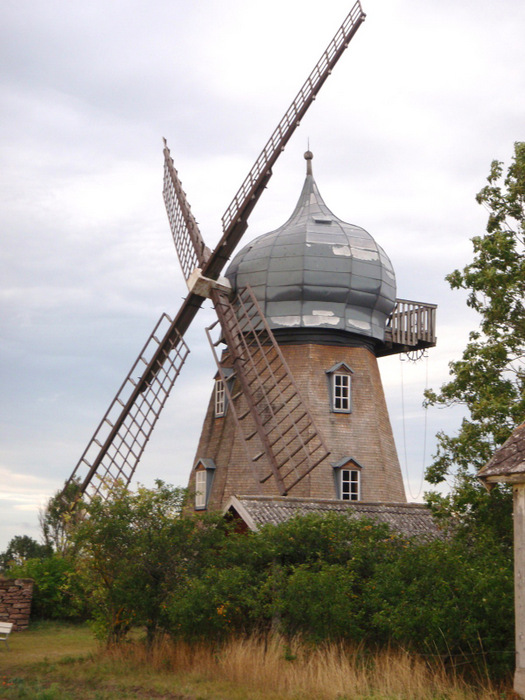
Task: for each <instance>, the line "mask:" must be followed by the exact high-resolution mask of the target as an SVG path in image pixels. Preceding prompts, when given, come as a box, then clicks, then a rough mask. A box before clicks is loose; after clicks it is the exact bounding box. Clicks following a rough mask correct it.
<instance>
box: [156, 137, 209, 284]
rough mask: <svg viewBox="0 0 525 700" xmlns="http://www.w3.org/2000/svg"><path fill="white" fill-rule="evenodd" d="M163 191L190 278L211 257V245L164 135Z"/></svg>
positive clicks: (183, 267) (183, 269)
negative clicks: (191, 203) (208, 243)
mask: <svg viewBox="0 0 525 700" xmlns="http://www.w3.org/2000/svg"><path fill="white" fill-rule="evenodd" d="M162 194H163V196H164V204H165V205H166V212H167V213H168V220H169V222H170V228H171V233H172V235H173V241H174V243H175V250H176V251H177V255H178V257H179V261H180V265H181V268H182V272H183V274H184V278H185V279H186V280H188V278H189V277H190V275H191V273H192V272H193V271H194V270H195V268H196V267H199V268H202V266H203V265H204V263H205V262H206V261H207V260H208V258H209V257H210V249H209V248H207V247H206V246H205V245H204V241H203V239H202V236H201V233H200V231H199V227H198V224H197V222H196V221H195V217H194V216H193V214H192V212H191V207H190V205H189V204H188V200H187V199H186V193H185V192H184V190H183V189H182V183H181V181H180V180H179V175H178V173H177V171H176V169H175V166H174V165H173V159H172V157H171V155H170V150H169V148H168V145H167V142H166V139H164V187H163V190H162Z"/></svg>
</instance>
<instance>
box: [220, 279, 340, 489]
mask: <svg viewBox="0 0 525 700" xmlns="http://www.w3.org/2000/svg"><path fill="white" fill-rule="evenodd" d="M212 299H213V302H214V305H215V310H216V312H217V315H218V318H219V321H220V325H221V330H222V333H223V336H224V340H225V341H226V344H227V346H228V348H229V351H230V353H231V356H232V361H233V370H234V375H233V377H232V376H231V375H230V376H228V377H225V376H223V369H222V366H221V362H220V359H219V358H218V356H217V353H216V350H215V347H216V346H217V344H218V343H217V342H215V343H214V342H213V339H212V338H211V335H210V329H208V337H209V339H210V344H211V345H212V349H213V350H214V355H215V359H216V361H217V365H218V367H219V372H220V373H221V377H222V378H223V381H224V385H225V389H226V391H227V393H228V395H229V396H228V398H229V400H230V403H231V408H232V412H233V415H234V420H235V422H236V424H237V426H238V429H239V434H240V435H241V437H242V439H243V442H244V445H245V447H246V449H247V452H248V455H249V459H250V462H251V463H252V465H257V463H258V462H259V460H261V458H263V457H266V464H267V465H268V467H267V468H266V470H263V469H260V468H259V469H257V468H256V469H255V471H256V473H257V474H258V478H259V481H261V482H263V481H266V480H267V479H268V478H270V477H271V476H273V477H274V479H275V481H276V484H277V488H278V490H279V492H280V493H281V495H286V494H287V493H288V492H289V491H290V489H291V488H293V487H294V486H295V485H296V484H297V483H298V482H299V481H301V480H302V479H303V478H304V477H305V476H306V475H307V474H309V473H310V472H311V471H312V469H314V468H315V467H316V466H317V465H319V464H320V463H321V462H322V461H323V460H324V459H325V458H326V457H327V456H328V454H329V452H328V449H327V448H326V445H325V443H324V441H323V439H322V437H321V435H320V433H319V431H318V430H317V428H316V426H315V423H314V420H313V417H312V415H311V413H310V411H309V409H308V406H307V404H306V402H305V401H304V399H303V398H302V397H301V394H300V392H299V388H298V387H297V384H296V382H295V380H294V378H293V376H292V373H291V372H290V369H289V368H288V365H287V363H286V360H285V359H284V356H283V354H282V352H281V350H280V348H279V346H278V345H277V342H276V340H275V338H274V336H273V333H272V331H271V329H270V327H269V326H268V323H267V322H266V319H265V317H264V314H263V312H262V310H261V308H260V306H259V304H258V302H257V299H256V298H255V296H254V294H253V292H252V290H251V289H250V287H246V288H245V289H243V290H241V291H240V292H239V294H238V295H237V297H236V298H235V300H234V301H233V302H232V303H230V301H229V300H228V298H227V296H226V295H225V294H223V293H220V292H214V294H213V296H212ZM214 325H215V324H214ZM219 342H220V341H219ZM232 379H237V380H238V382H237V383H236V384H234V387H235V389H234V391H233V393H232V391H231V390H230V388H229V386H231V382H232ZM242 397H244V399H245V401H244V402H243V401H242V400H241V398H242ZM252 444H256V445H258V446H259V448H261V447H262V449H257V450H255V449H254V448H253V447H252ZM263 462H264V460H263Z"/></svg>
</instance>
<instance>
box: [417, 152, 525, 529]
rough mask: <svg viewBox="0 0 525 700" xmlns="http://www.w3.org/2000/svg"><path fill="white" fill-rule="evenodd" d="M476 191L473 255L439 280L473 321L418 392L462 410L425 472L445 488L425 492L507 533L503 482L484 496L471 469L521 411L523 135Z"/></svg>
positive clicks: (524, 410)
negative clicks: (482, 225)
mask: <svg viewBox="0 0 525 700" xmlns="http://www.w3.org/2000/svg"><path fill="white" fill-rule="evenodd" d="M476 199H477V201H478V203H479V204H481V205H482V206H484V207H485V208H486V209H487V210H488V212H489V218H488V223H487V228H486V233H485V234H484V235H482V236H476V237H474V238H473V239H472V243H473V248H474V259H473V261H472V262H471V263H470V264H469V265H467V266H466V267H465V268H464V269H463V270H455V271H454V272H452V273H451V274H450V275H448V276H447V281H448V282H449V284H450V286H451V288H452V289H465V290H467V291H468V297H467V304H468V305H469V306H470V307H471V308H473V309H474V310H475V311H477V312H478V314H479V315H480V325H479V328H478V329H476V330H474V331H472V332H471V333H470V336H469V341H468V344H467V346H466V348H465V350H464V352H463V356H462V358H461V359H460V360H457V361H455V362H452V363H451V364H450V375H451V377H452V379H451V380H450V381H449V382H447V383H445V384H443V386H442V387H441V389H440V390H439V392H435V391H428V392H427V393H426V400H427V402H428V404H429V405H437V406H451V405H463V406H465V407H466V408H467V410H468V416H467V417H466V418H464V419H463V421H462V424H461V427H460V429H459V431H458V433H457V434H454V435H447V434H445V433H444V432H440V433H438V436H437V437H438V448H437V454H436V455H435V460H434V463H433V464H432V465H431V466H430V467H429V468H428V470H427V475H426V478H427V480H428V481H429V482H430V483H433V484H439V483H440V482H442V481H444V480H445V479H446V478H447V477H451V476H452V477H453V478H454V479H455V483H454V489H453V491H452V493H451V495H450V496H447V497H443V496H439V495H437V494H431V495H430V498H429V500H430V502H431V504H432V505H433V506H434V507H435V508H436V510H438V511H440V512H441V513H442V514H445V515H454V516H455V518H456V521H457V522H460V523H461V522H465V523H466V522H468V524H469V527H472V526H473V525H479V526H480V527H486V528H487V529H489V530H490V531H492V532H493V533H495V534H498V535H499V536H500V537H502V538H508V537H509V536H510V494H509V491H508V489H505V488H500V489H495V493H494V495H493V496H491V497H490V498H488V497H487V495H486V494H485V492H484V490H483V488H482V486H481V485H479V484H478V483H477V481H476V480H475V474H476V472H477V471H478V470H479V469H480V468H481V467H482V466H483V465H484V464H486V462H487V461H488V460H489V459H490V457H491V455H492V454H493V452H494V450H495V449H496V448H497V447H498V446H500V445H502V444H503V442H504V441H505V440H506V439H507V438H508V436H509V435H510V433H511V432H512V430H513V429H514V428H515V427H516V426H517V425H519V424H520V423H521V422H522V421H523V420H524V419H525V391H524V389H525V371H524V364H523V359H524V357H525V307H524V300H525V247H524V244H525V240H524V239H525V143H516V144H515V146H514V156H513V160H512V163H511V165H510V167H509V168H508V171H507V173H506V175H504V173H503V164H502V163H501V162H499V161H494V162H493V163H492V166H491V169H490V174H489V176H488V185H486V186H485V187H484V188H483V189H482V190H481V191H480V192H479V194H478V195H477V197H476Z"/></svg>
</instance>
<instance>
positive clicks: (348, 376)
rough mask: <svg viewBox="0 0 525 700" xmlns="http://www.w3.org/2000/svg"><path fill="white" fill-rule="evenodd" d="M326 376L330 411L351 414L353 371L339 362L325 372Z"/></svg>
mask: <svg viewBox="0 0 525 700" xmlns="http://www.w3.org/2000/svg"><path fill="white" fill-rule="evenodd" d="M326 374H327V377H328V381H329V390H330V409H331V411H333V412H334V413H351V412H352V374H353V370H352V369H351V368H350V367H349V366H348V365H347V364H346V363H345V362H339V363H338V364H336V365H334V366H333V367H331V368H330V369H328V370H326Z"/></svg>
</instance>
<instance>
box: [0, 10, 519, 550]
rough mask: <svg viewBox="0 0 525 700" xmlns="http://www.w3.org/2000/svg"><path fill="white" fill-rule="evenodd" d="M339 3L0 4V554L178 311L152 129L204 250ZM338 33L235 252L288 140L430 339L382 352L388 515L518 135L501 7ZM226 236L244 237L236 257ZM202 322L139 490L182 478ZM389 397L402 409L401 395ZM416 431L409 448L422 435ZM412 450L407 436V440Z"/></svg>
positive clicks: (201, 361)
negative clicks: (346, 37)
mask: <svg viewBox="0 0 525 700" xmlns="http://www.w3.org/2000/svg"><path fill="white" fill-rule="evenodd" d="M351 5H352V1H350V2H347V1H346V0H331V1H330V2H326V3H319V2H314V1H313V0H284V2H283V0H266V1H265V2H259V3H249V2H246V1H245V0H243V1H241V0H221V1H220V2H219V0H193V1H192V2H190V1H189V0H171V1H170V2H168V0H148V2H145V0H128V1H127V2H125V1H124V0H109V1H108V0H104V2H102V1H101V0H90V2H89V3H85V2H79V1H78V0H71V1H70V2H68V3H64V2H62V1H59V0H45V2H44V0H16V2H15V1H14V0H0V6H1V12H2V22H1V25H0V114H1V117H0V119H1V133H0V139H1V141H0V148H1V161H0V162H1V168H0V182H1V187H0V196H1V202H2V204H1V209H0V232H1V260H0V293H1V328H0V372H1V433H0V441H1V442H0V551H1V550H2V549H4V548H5V546H6V544H7V542H8V540H9V539H10V538H11V537H13V536H14V535H18V534H28V535H31V536H33V537H35V538H37V539H38V538H39V537H40V533H39V529H38V509H39V507H41V506H42V505H43V504H45V502H46V500H47V499H48V498H49V497H50V496H51V495H52V494H53V493H54V492H55V491H56V490H57V489H58V488H59V487H60V486H61V485H62V484H63V481H64V479H66V478H67V477H68V476H69V475H70V473H71V472H72V470H73V468H74V466H75V464H76V462H77V460H78V458H79V457H80V455H81V453H82V451H83V449H84V447H85V446H86V444H87V441H88V440H89V438H90V437H91V435H92V433H93V431H94V429H95V428H96V426H97V424H98V422H99V420H100V419H101V418H102V415H103V414H104V412H105V410H106V408H107V407H108V405H109V402H110V401H111V399H112V398H113V396H114V394H115V393H116V391H117V389H118V388H119V386H120V384H121V382H122V381H123V379H124V377H125V375H126V373H127V371H128V370H129V368H130V366H131V364H132V362H133V361H134V359H135V357H136V355H137V354H138V352H139V350H140V349H141V347H142V345H143V343H144V342H145V340H146V338H147V336H148V335H149V333H150V331H151V330H152V328H153V326H154V324H155V323H156V320H157V318H158V316H159V315H160V313H161V312H162V311H168V312H169V313H170V312H171V313H172V314H173V313H174V312H175V311H176V310H177V308H178V306H179V305H180V302H181V299H182V298H183V296H184V295H185V293H186V291H185V285H184V282H183V279H182V274H181V272H180V270H179V268H178V262H177V258H176V255H175V251H174V248H173V242H172V239H171V235H170V232H169V227H168V222H167V218H166V214H165V211H164V206H163V202H162V194H161V191H162V140H161V139H162V137H163V136H165V137H166V138H167V139H168V143H169V146H170V148H171V151H172V155H173V158H174V161H175V165H176V167H177V169H178V171H179V174H180V177H181V179H182V180H183V185H184V189H185V190H186V192H187V195H188V199H189V201H190V203H191V205H192V209H193V212H194V214H195V216H196V218H197V220H198V221H199V223H200V226H201V231H202V234H203V236H204V238H205V240H206V242H207V243H208V245H209V246H210V247H213V246H214V245H215V243H216V242H217V240H218V239H219V236H220V217H221V215H222V213H223V211H224V210H225V208H226V206H227V205H228V204H229V202H230V200H231V198H232V197H233V195H234V194H235V192H236V190H237V188H238V186H239V185H240V183H241V181H242V180H243V178H244V176H245V175H246V173H247V172H248V170H249V169H250V167H251V165H252V163H253V161H254V160H255V159H256V157H257V155H258V153H259V151H260V149H261V148H262V147H263V145H264V143H265V142H266V140H267V138H268V137H269V135H270V133H271V132H272V131H273V129H274V127H275V126H276V124H277V123H278V121H279V120H280V118H281V116H282V114H283V113H284V111H285V110H286V108H287V107H288V105H289V103H290V102H291V101H292V99H293V98H294V97H295V94H296V92H297V90H298V89H299V87H300V86H301V84H302V83H303V81H304V79H305V78H306V76H307V75H308V73H309V72H310V70H311V69H312V68H313V66H314V64H315V63H316V61H317V59H318V58H319V55H320V53H321V51H322V50H324V48H325V45H326V44H327V43H328V41H329V39H330V38H331V37H332V35H333V34H334V33H335V30H336V29H337V27H338V26H339V24H340V23H341V22H342V20H343V19H344V17H345V16H346V14H347V12H348V11H349V9H350V7H351ZM363 7H364V10H365V12H366V13H367V19H366V21H365V23H364V24H363V25H362V27H361V28H360V29H359V31H358V33H357V35H356V37H355V38H354V40H353V41H352V43H351V44H350V47H349V49H348V51H347V52H346V53H345V54H344V55H343V57H342V59H341V61H340V63H339V64H338V66H337V67H336V69H335V70H334V72H333V75H332V76H331V77H330V79H329V80H328V82H327V83H326V85H325V86H324V87H323V88H322V90H321V93H320V95H319V97H318V99H317V100H316V102H315V103H314V104H313V105H312V107H311V109H310V111H309V113H308V115H307V117H306V118H305V119H304V120H303V123H302V124H301V126H300V128H299V129H298V130H297V131H296V133H295V135H294V137H293V139H292V140H291V142H290V143H289V145H288V147H287V149H286V151H285V152H284V154H283V155H282V157H281V158H280V160H279V161H278V163H277V165H276V167H275V168H274V176H273V178H272V180H271V181H270V185H269V188H268V190H267V191H266V192H265V194H264V195H263V197H262V199H261V200H260V202H259V205H258V207H257V208H256V211H255V213H254V215H253V216H252V218H251V220H250V227H249V229H248V232H247V234H246V237H245V241H247V240H249V238H251V237H254V236H256V235H259V234H261V233H264V232H266V231H269V230H272V229H274V228H276V227H277V226H279V225H281V224H282V223H283V222H284V221H285V220H286V219H287V218H288V216H289V214H290V213H291V211H292V210H293V208H294V206H295V203H296V200H297V198H298V196H299V193H300V190H301V187H302V183H303V180H304V174H305V163H304V160H303V152H304V151H305V150H306V148H307V145H308V140H309V144H310V148H311V150H312V151H313V153H314V162H313V165H314V175H315V178H316V181H317V184H318V186H319V189H320V191H321V194H322V196H323V198H324V199H325V201H326V203H327V205H328V206H329V207H330V208H331V209H332V211H333V212H334V213H335V214H336V215H337V216H339V217H340V218H341V219H343V220H345V221H349V222H351V223H355V224H358V225H360V226H363V227H364V228H366V229H367V230H368V231H369V232H370V233H371V234H372V235H373V236H374V237H375V238H376V240H377V241H378V243H379V244H380V245H382V246H383V248H384V249H385V250H386V252H387V253H388V255H389V256H390V258H391V259H392V262H393V264H394V268H395V270H396V273H397V282H398V296H399V297H403V298H408V299H414V300H417V301H425V302H433V303H437V304H438V305H439V310H438V346H437V347H436V348H435V349H433V350H430V351H429V352H428V358H427V359H423V360H421V361H420V362H419V363H418V364H412V363H410V362H406V361H404V362H401V361H400V358H399V357H394V358H389V359H386V360H382V361H381V362H380V366H381V368H382V374H383V378H384V383H385V389H386V392H387V400H388V403H389V407H390V411H391V419H392V423H393V426H394V431H395V435H396V441H397V444H398V450H399V453H400V460H401V463H402V464H403V469H405V448H404V445H405V443H406V445H407V451H406V466H407V473H408V479H407V486H408V489H407V492H408V496H409V499H410V500H412V499H413V498H421V497H422V493H423V491H424V490H425V488H426V486H425V485H421V475H422V469H423V466H424V464H428V463H429V461H430V459H431V454H432V452H433V450H434V445H435V439H434V436H435V433H436V431H437V430H438V429H445V430H446V431H453V430H455V429H457V426H458V423H459V420H460V418H461V412H460V411H457V410H451V411H448V410H437V409H431V410H429V411H428V413H427V414H426V416H425V412H424V411H423V409H422V407H421V402H422V394H423V390H424V388H425V386H426V385H427V384H428V385H429V386H431V387H434V388H437V387H439V385H440V384H441V383H442V382H444V381H445V380H446V379H447V365H448V362H449V361H450V360H452V359H454V358H458V357H459V356H460V353H461V351H462V348H463V347H464V344H465V341H466V338H467V334H468V331H469V330H470V329H471V328H473V327H474V326H475V324H476V318H475V317H474V315H473V314H472V312H470V311H469V310H468V309H467V308H466V306H465V303H464V300H465V296H464V295H463V294H462V293H458V292H451V291H450V290H449V288H448V285H447V283H446V282H445V281H444V276H445V275H446V274H447V273H448V272H451V271H452V270H453V269H455V268H457V267H461V266H463V265H465V264H466V263H467V262H468V261H469V259H470V257H471V244H470V242H469V241H470V238H471V237H472V236H474V235H477V234H480V233H482V232H483V231H484V228H485V223H486V218H487V213H486V212H485V211H484V210H483V209H482V208H481V207H479V205H477V204H476V202H475V199H474V197H475V194H476V192H478V191H479V190H480V189H481V187H483V185H484V184H485V178H486V176H487V174H488V171H489V167H490V163H491V161H492V160H493V159H495V158H496V159H498V160H503V161H504V162H505V163H506V164H507V165H508V164H509V163H510V157H511V154H512V149H513V143H514V141H517V140H523V139H524V138H525V130H524V123H525V42H524V41H523V37H524V36H525V3H524V2H523V0H499V1H498V2H495V1H494V0H493V1H491V2H489V1H487V0H461V2H458V0H425V2H421V0H364V1H363ZM245 241H244V242H245ZM211 319H212V316H211V314H210V311H207V312H204V313H203V314H202V315H201V317H200V318H198V319H197V322H196V323H194V325H193V327H192V328H191V330H190V332H189V334H188V336H187V341H188V343H189V345H190V349H191V351H192V353H191V356H190V359H189V360H188V361H187V363H186V365H185V368H184V372H183V375H182V376H181V377H180V379H179V381H178V383H177V385H176V386H175V389H174V391H173V394H172V396H171V398H170V401H169V403H168V406H167V408H166V409H165V412H164V413H163V415H162V416H161V419H160V421H159V424H158V428H157V430H156V431H155V433H154V436H153V438H152V440H151V442H150V443H149V446H148V449H147V451H146V455H145V457H144V459H143V462H142V463H141V465H139V468H138V470H137V477H138V480H139V481H140V482H142V483H145V484H148V485H150V484H152V483H153V480H154V479H155V478H158V477H160V478H163V479H164V480H166V481H168V482H170V483H174V484H180V485H185V484H186V481H187V478H188V473H189V470H190V468H191V465H192V462H193V457H194V452H195V449H196V446H197V440H198V434H199V431H200V427H201V425H202V420H203V417H204V412H205V408H206V405H207V402H208V397H209V392H210V390H211V381H212V377H213V375H214V372H215V370H214V367H213V360H212V358H211V355H210V351H209V348H208V347H207V341H206V339H205V334H204V326H205V325H207V323H208V322H209V321H211ZM403 397H404V401H403V400H402V399H403ZM425 424H426V433H425ZM425 434H426V437H425Z"/></svg>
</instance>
